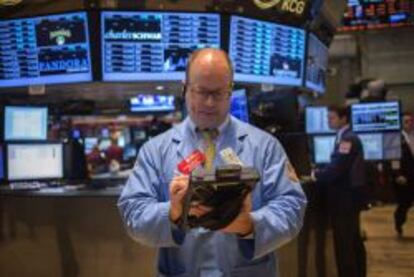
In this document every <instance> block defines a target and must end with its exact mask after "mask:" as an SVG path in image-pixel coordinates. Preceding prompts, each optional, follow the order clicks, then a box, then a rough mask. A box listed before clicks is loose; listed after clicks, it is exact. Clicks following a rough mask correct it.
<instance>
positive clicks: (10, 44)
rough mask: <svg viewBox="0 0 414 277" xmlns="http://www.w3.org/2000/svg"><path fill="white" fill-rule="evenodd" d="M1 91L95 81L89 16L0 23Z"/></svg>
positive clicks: (25, 19)
mask: <svg viewBox="0 0 414 277" xmlns="http://www.w3.org/2000/svg"><path fill="white" fill-rule="evenodd" d="M0 34H1V35H0V87H18V86H28V85H39V84H60V83H73V82H86V81H92V70H91V55H90V43H89V33H88V18H87V13H86V12H70V13H62V14H54V15H46V16H39V17H31V18H22V19H11V20H1V21H0Z"/></svg>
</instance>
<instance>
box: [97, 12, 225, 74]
mask: <svg viewBox="0 0 414 277" xmlns="http://www.w3.org/2000/svg"><path fill="white" fill-rule="evenodd" d="M101 22H102V27H101V38H102V41H101V44H102V78H103V80H104V81H177V80H184V77H185V74H184V73H185V68H186V65H187V60H188V57H189V54H190V53H191V52H193V51H194V50H196V49H199V48H205V47H213V48H220V16H219V15H218V14H209V13H176V12H175V13H169V12H126V11H104V12H102V13H101Z"/></svg>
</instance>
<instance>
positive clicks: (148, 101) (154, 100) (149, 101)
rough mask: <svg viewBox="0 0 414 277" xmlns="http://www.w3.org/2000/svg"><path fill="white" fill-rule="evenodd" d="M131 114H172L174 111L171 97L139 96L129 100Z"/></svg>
mask: <svg viewBox="0 0 414 277" xmlns="http://www.w3.org/2000/svg"><path fill="white" fill-rule="evenodd" d="M129 104H130V111H131V112H172V111H174V110H175V97H174V96H173V95H154V94H140V95H138V96H136V97H133V98H131V99H130V100H129Z"/></svg>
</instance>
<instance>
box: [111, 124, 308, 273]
mask: <svg viewBox="0 0 414 277" xmlns="http://www.w3.org/2000/svg"><path fill="white" fill-rule="evenodd" d="M196 145H198V144H197V141H196V138H195V137H194V134H193V132H192V130H191V128H190V124H189V119H188V118H187V119H186V120H184V121H183V122H182V123H180V124H179V125H177V126H175V127H173V128H172V129H170V130H169V131H167V132H165V133H164V134H161V135H159V136H157V137H155V138H154V139H151V140H150V141H148V142H147V143H146V144H145V145H144V146H143V147H142V148H141V150H140V152H139V155H138V159H137V162H136V164H135V166H134V169H133V172H132V173H131V175H130V177H129V179H128V181H127V183H126V186H125V188H124V190H123V192H122V194H121V196H120V198H119V201H118V206H119V210H120V212H121V215H122V218H123V220H124V223H125V225H126V228H127V229H128V232H129V234H130V235H131V236H132V237H133V238H134V239H136V240H137V241H139V242H140V243H142V244H145V245H149V246H153V247H158V248H159V253H158V262H157V271H158V275H159V276H181V277H182V276H189V277H190V276H275V274H276V272H277V262H276V255H275V253H274V250H275V249H276V248H277V247H279V246H281V245H282V244H284V243H286V242H288V241H289V240H290V239H292V238H293V237H294V236H295V235H296V234H297V233H298V232H299V230H300V228H301V226H302V221H303V215H304V210H305V206H306V198H305V195H304V193H303V191H302V189H301V187H300V185H299V183H298V180H297V179H296V178H295V177H296V176H295V174H294V172H292V169H291V166H289V162H288V158H287V156H286V154H285V152H284V150H283V148H282V147H281V145H280V143H279V142H278V141H277V140H276V139H275V138H274V137H272V136H270V135H269V134H267V133H265V132H263V131H261V130H259V129H257V128H255V127H253V126H251V125H248V124H246V123H243V122H241V121H239V120H238V119H236V118H234V117H231V118H230V122H229V124H228V125H227V127H226V128H225V129H224V130H223V132H222V134H220V136H219V138H218V141H217V152H219V151H221V150H222V149H225V148H228V147H230V148H232V149H233V150H234V151H235V152H236V153H237V155H238V156H239V158H240V159H241V160H242V161H243V163H244V164H245V165H246V166H253V167H255V168H256V169H257V170H258V171H259V173H260V175H261V181H260V183H259V184H257V186H256V188H255V190H254V191H253V193H252V201H253V203H252V204H253V211H252V213H251V215H252V218H253V221H254V237H253V238H251V239H241V238H238V237H237V236H236V235H234V234H225V233H222V232H220V231H216V232H211V231H207V230H204V229H193V230H191V231H188V232H187V233H184V232H183V231H181V230H178V229H177V228H175V227H174V226H173V224H171V222H170V220H169V208H170V202H169V188H168V186H169V183H170V181H171V180H172V178H173V176H174V172H177V170H176V168H177V164H178V163H179V162H180V161H182V160H183V159H184V158H186V157H188V156H189V155H190V154H191V153H192V152H193V151H194V150H195V149H196ZM221 164H224V162H223V161H222V160H221V159H220V157H219V155H217V157H216V159H215V166H218V165H221Z"/></svg>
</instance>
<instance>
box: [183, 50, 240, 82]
mask: <svg viewBox="0 0 414 277" xmlns="http://www.w3.org/2000/svg"><path fill="white" fill-rule="evenodd" d="M199 67H201V68H203V71H215V70H219V71H220V72H222V73H224V74H226V75H228V77H229V80H230V84H232V83H233V66H232V64H231V61H230V58H229V56H228V55H227V53H226V52H225V51H223V50H221V49H217V48H203V49H199V50H196V51H194V52H193V53H192V54H191V56H190V59H189V60H188V63H187V70H186V74H185V79H186V80H185V82H186V83H187V84H188V83H191V78H192V75H194V74H193V72H194V70H193V68H196V70H197V68H199Z"/></svg>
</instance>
